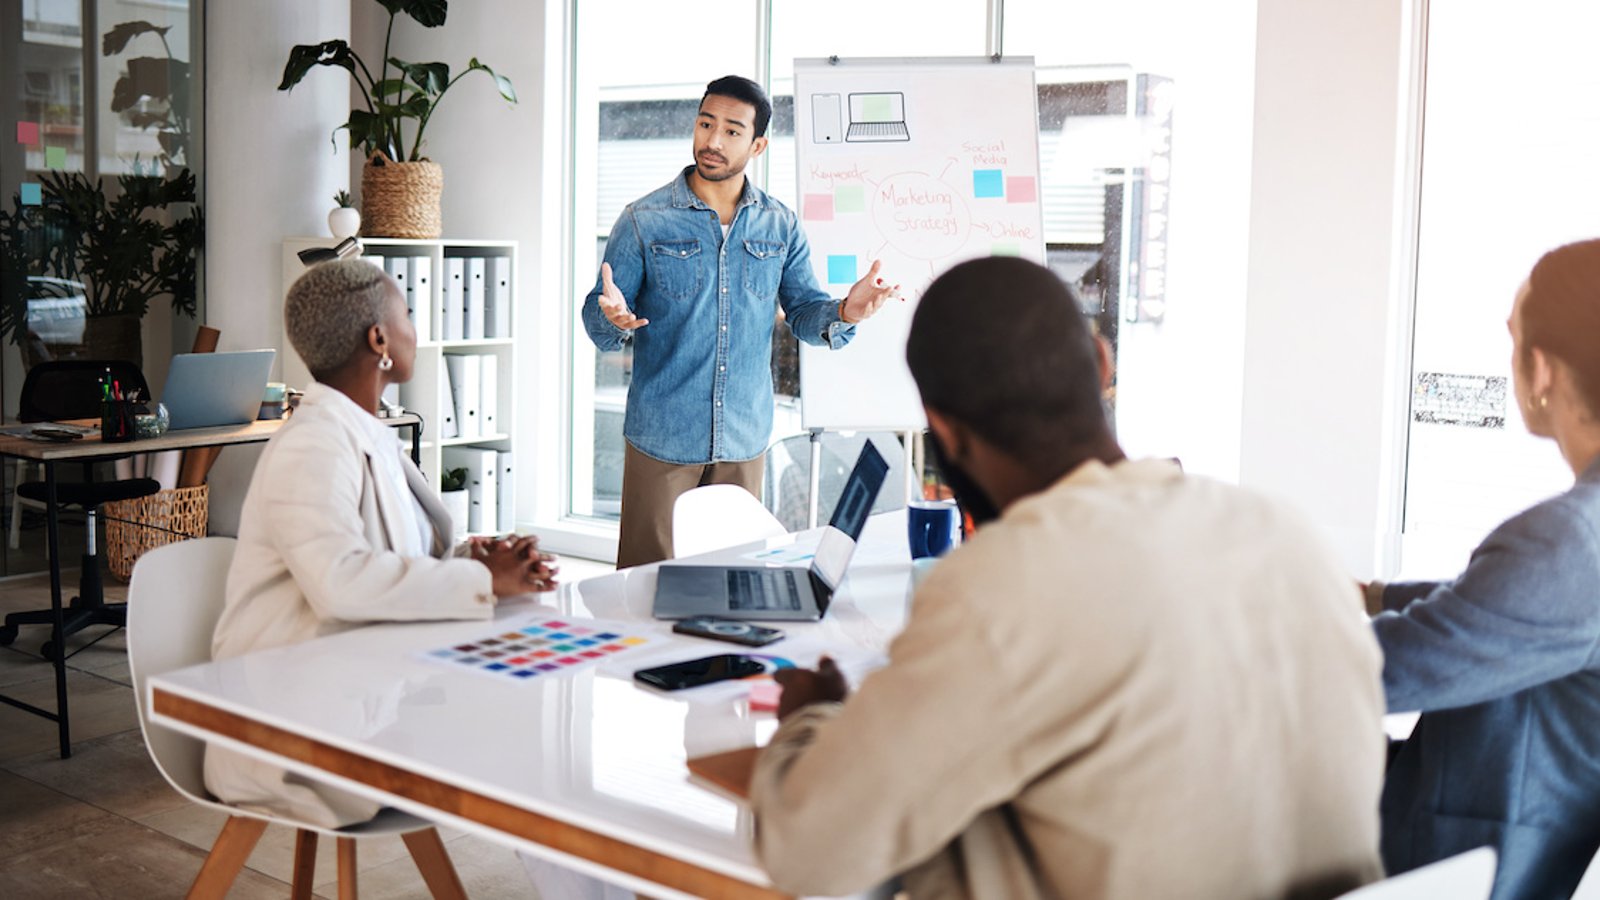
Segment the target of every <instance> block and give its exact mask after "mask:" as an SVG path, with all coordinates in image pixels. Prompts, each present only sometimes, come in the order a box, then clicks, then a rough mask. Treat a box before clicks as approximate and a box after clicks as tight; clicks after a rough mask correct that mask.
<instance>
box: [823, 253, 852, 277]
mask: <svg viewBox="0 0 1600 900" xmlns="http://www.w3.org/2000/svg"><path fill="white" fill-rule="evenodd" d="M828 283H829V284H855V283H856V258H855V257H854V256H830V257H828Z"/></svg>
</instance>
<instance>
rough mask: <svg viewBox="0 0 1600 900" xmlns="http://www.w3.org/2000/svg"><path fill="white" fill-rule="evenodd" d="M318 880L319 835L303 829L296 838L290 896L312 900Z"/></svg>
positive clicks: (297, 899)
mask: <svg viewBox="0 0 1600 900" xmlns="http://www.w3.org/2000/svg"><path fill="white" fill-rule="evenodd" d="M316 880H317V833H316V832H315V831H307V830H306V829H304V828H302V829H300V830H299V831H297V832H295V836H294V884H293V885H292V886H291V889H290V894H289V896H290V897H291V898H293V900H311V889H312V888H313V887H314V886H315V885H316Z"/></svg>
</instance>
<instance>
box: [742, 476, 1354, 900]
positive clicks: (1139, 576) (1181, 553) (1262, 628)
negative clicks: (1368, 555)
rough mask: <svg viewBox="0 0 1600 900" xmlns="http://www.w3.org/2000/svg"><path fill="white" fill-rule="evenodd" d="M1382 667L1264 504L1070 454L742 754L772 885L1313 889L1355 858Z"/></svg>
mask: <svg viewBox="0 0 1600 900" xmlns="http://www.w3.org/2000/svg"><path fill="white" fill-rule="evenodd" d="M1381 664H1382V661H1381V659H1380V657H1379V653H1378V648H1377V644H1376V642H1375V641H1374V640H1373V637H1372V632H1371V630H1370V629H1369V628H1368V627H1367V625H1366V623H1365V621H1364V617H1363V615H1362V610H1361V599H1360V596H1359V593H1358V591H1357V590H1356V586H1355V584H1354V582H1353V581H1352V580H1351V579H1350V577H1349V575H1347V574H1345V572H1344V569H1343V567H1342V566H1341V565H1340V564H1339V563H1338V561H1337V560H1336V559H1335V558H1334V557H1333V555H1332V554H1331V553H1330V552H1328V551H1327V550H1326V549H1325V548H1324V546H1323V544H1322V542H1321V541H1320V540H1319V539H1318V538H1317V537H1316V536H1315V535H1314V534H1313V533H1312V532H1311V530H1310V529H1309V528H1307V527H1306V526H1305V524H1304V523H1302V522H1301V521H1300V520H1299V519H1298V517H1296V516H1294V515H1292V514H1289V513H1288V512H1287V511H1285V510H1284V509H1283V508H1282V507H1280V506H1278V505H1277V504H1274V503H1272V502H1269V501H1267V500H1264V499H1263V498H1261V497H1259V496H1257V495H1255V494H1253V493H1250V492H1247V491H1243V490H1240V489H1238V488H1234V487H1230V486H1227V485H1223V484H1219V483H1217V482H1213V481H1209V480H1207V479H1203V478H1194V477H1187V476H1184V475H1183V474H1181V473H1180V472H1179V471H1178V470H1177V469H1176V467H1174V466H1172V465H1171V464H1170V463H1164V462H1153V461H1147V462H1124V463H1119V464H1118V465H1115V466H1110V467H1107V466H1104V465H1101V464H1099V463H1088V464H1086V465H1083V466H1081V467H1079V468H1078V469H1077V470H1076V471H1074V472H1073V473H1072V474H1070V475H1068V476H1067V477H1066V478H1064V479H1062V480H1061V481H1060V482H1058V483H1057V484H1056V485H1054V486H1053V487H1051V488H1049V489H1048V490H1046V491H1043V492H1041V493H1039V494H1036V495H1034V496H1032V497H1029V498H1027V499H1025V500H1022V501H1019V502H1017V503H1015V504H1013V506H1012V507H1011V508H1009V509H1008V510H1007V511H1006V513H1005V515H1004V517H1002V518H1001V519H1000V520H999V521H997V522H994V523H992V524H990V525H986V526H985V527H984V528H983V529H982V531H980V532H979V534H978V535H977V536H976V537H975V538H974V539H973V540H972V541H970V542H969V543H968V544H966V545H964V546H962V547H961V548H959V549H957V550H956V551H955V552H954V553H953V554H951V555H950V556H949V557H948V558H946V559H944V560H942V561H940V562H939V564H938V565H937V566H935V567H934V569H933V571H932V572H930V573H929V575H928V577H927V580H926V581H925V582H924V583H923V584H922V586H921V588H920V589H919V590H918V591H917V593H916V595H915V597H914V600H913V606H912V610H911V616H910V619H909V621H908V623H907V625H906V628H905V630H904V631H903V632H902V633H901V634H900V636H899V637H897V638H896V639H895V641H894V643H893V644H892V645H891V647H890V652H889V665H888V666H887V667H885V668H883V669H881V670H879V671H878V672H876V673H874V674H872V675H869V676H868V677H867V678H866V680H865V681H864V682H863V683H862V684H861V686H860V689H859V690H858V691H857V692H856V693H855V694H854V695H853V696H851V697H850V698H849V699H848V700H847V701H846V702H845V703H843V704H818V705H816V706H811V707H807V708H806V709H804V710H802V711H800V712H799V713H797V714H795V715H793V716H791V717H790V718H789V719H788V720H786V721H785V722H784V723H783V725H782V726H781V727H780V728H779V729H778V731H777V733H776V735H774V737H773V739H772V742H771V744H770V745H769V746H768V747H767V749H766V750H765V751H763V752H762V754H761V755H760V757H759V760H758V762H757V765H756V772H755V778H754V781H753V784H752V792H751V804H752V807H753V809H754V811H755V814H756V849H757V852H758V854H759V856H760V858H761V861H762V862H763V863H764V864H765V866H766V867H767V870H768V871H769V872H770V873H771V875H772V878H773V881H774V882H775V883H776V885H777V886H778V888H779V889H780V890H784V891H788V892H792V893H799V894H825V895H829V896H832V895H835V894H846V893H850V892H853V891H859V890H863V889H865V888H867V887H869V886H871V885H873V884H876V883H879V882H882V881H884V880H885V879H888V878H890V877H891V876H894V875H897V874H901V875H903V876H904V877H903V881H904V885H905V887H906V889H907V890H908V892H909V893H910V895H911V897H912V898H913V900H922V898H930V897H931V898H979V900H987V898H991V897H1005V898H1018V900H1037V898H1057V897H1062V898H1064V897H1072V898H1092V900H1113V898H1117V900H1121V898H1127V900H1133V898H1140V900H1143V898H1154V897H1184V898H1196V900H1204V898H1230V900H1233V898H1263V900H1264V898H1287V897H1297V898H1316V897H1331V896H1335V895H1336V894H1339V893H1342V892H1343V891H1346V890H1349V889H1351V888H1353V887H1356V886H1357V885H1359V884H1361V883H1363V882H1365V881H1368V880H1371V879H1373V878H1376V877H1378V876H1379V875H1380V874H1381V869H1380V866H1379V861H1378V793H1379V790H1380V784H1381V781H1382V778H1383V763H1384V735H1383V730H1382V716H1383V710H1384V707H1383V693H1382V689H1381V686H1380V683H1379V672H1380V669H1381Z"/></svg>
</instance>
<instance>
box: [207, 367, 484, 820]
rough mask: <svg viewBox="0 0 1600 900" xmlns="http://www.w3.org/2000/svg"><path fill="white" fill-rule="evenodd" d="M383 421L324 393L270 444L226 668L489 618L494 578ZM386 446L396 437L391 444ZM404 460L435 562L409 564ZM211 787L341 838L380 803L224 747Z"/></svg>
mask: <svg viewBox="0 0 1600 900" xmlns="http://www.w3.org/2000/svg"><path fill="white" fill-rule="evenodd" d="M374 431H375V430H374V429H373V428H372V420H371V414H370V413H368V412H366V411H365V410H363V409H361V408H360V407H359V406H357V405H356V404H355V403H354V402H353V401H351V400H350V399H349V398H348V397H346V396H345V395H344V394H342V393H340V392H339V391H336V390H334V389H332V388H329V387H326V386H324V385H321V384H314V385H312V386H311V388H310V390H308V391H306V395H305V397H304V398H303V399H302V400H301V401H300V406H299V408H298V409H297V410H296V412H295V414H294V417H293V418H292V419H290V420H289V422H288V423H287V424H285V425H284V426H283V428H282V429H281V430H279V432H278V433H277V434H276V435H274V436H273V438H272V440H270V441H268V442H267V446H266V449H265V450H264V451H263V452H262V454H261V459H260V461H259V462H258V463H257V464H256V469H255V475H254V477H253V478H252V479H251V481H250V489H249V491H248V493H246V495H245V501H244V507H243V509H242V511H241V516H240V524H239V544H238V547H237V549H236V550H235V553H234V559H233V567H232V568H231V569H230V570H229V571H228V586H227V599H226V605H225V607H224V609H223V612H222V618H221V619H220V621H218V623H217V630H216V634H215V636H214V637H213V640H212V644H211V652H212V658H213V659H228V658H230V657H234V656H239V655H241V654H244V653H249V652H251V651H254V650H265V649H268V648H271V647H281V646H285V645H287V644H294V643H299V642H301V641H306V640H310V639H312V638H315V637H321V636H323V635H329V634H336V633H338V632H341V631H346V630H348V629H351V628H356V627H359V626H361V625H364V624H367V623H369V622H390V621H402V620H422V619H489V618H490V617H491V616H492V615H493V614H494V600H495V596H494V591H493V583H492V578H491V576H490V574H489V569H488V568H487V567H486V566H484V565H483V564H482V563H479V562H476V561H474V560H471V559H466V558H462V557H458V556H456V554H455V553H454V549H455V548H452V547H451V546H450V544H449V541H448V536H449V535H451V534H452V530H451V524H450V516H449V514H448V513H447V512H446V511H445V509H444V505H443V504H442V503H441V502H440V501H439V498H438V497H437V496H436V495H435V494H434V492H433V490H432V489H431V488H430V487H429V486H428V484H427V482H426V481H425V479H424V478H423V476H422V473H421V472H420V471H418V470H417V467H416V466H415V465H414V464H413V463H412V462H411V460H410V458H409V457H406V456H404V455H403V454H401V452H400V449H399V446H398V444H397V443H395V442H393V441H392V440H388V439H386V440H384V441H382V442H381V443H380V441H379V440H378V439H377V436H376V435H375V434H374ZM386 437H387V436H386ZM380 453H389V454H396V455H400V456H401V458H402V464H401V467H402V469H403V471H404V472H405V476H406V486H407V487H409V488H410V493H411V494H412V495H414V496H415V497H416V499H417V501H419V502H420V503H421V504H422V507H423V509H424V510H426V512H427V514H428V518H429V519H430V520H431V521H432V523H433V532H434V542H433V547H432V548H431V549H432V555H430V556H422V557H407V556H404V555H401V554H400V553H398V552H396V551H395V549H394V548H396V547H404V546H406V540H405V532H404V531H403V529H404V528H405V519H404V518H402V516H401V513H400V509H401V504H410V503H411V502H412V498H411V497H409V496H405V495H404V494H402V493H401V490H400V486H399V485H397V484H394V483H393V481H392V479H389V478H385V477H383V475H382V474H381V473H382V470H381V469H379V468H378V466H377V455H378V454H380ZM205 778H206V787H207V788H208V789H210V791H211V792H212V793H213V794H215V795H216V796H217V798H218V799H220V800H222V801H223V802H225V803H231V804H233V805H236V806H240V807H244V808H247V809H253V810H257V811H260V812H264V813H268V814H272V815H279V816H285V817H289V818H294V819H299V820H301V821H306V822H310V823H312V824H315V825H320V826H323V827H326V828H337V827H340V826H343V825H349V824H353V823H356V822H363V821H366V820H367V819H370V818H372V816H373V815H375V814H376V813H377V811H378V804H376V803H374V802H372V801H369V800H366V799H363V798H360V797H356V796H353V795H350V794H347V793H345V792H342V791H337V790H334V789H332V788H329V787H326V786H325V785H322V784H319V783H316V782H313V781H310V780H309V779H305V778H303V777H301V776H297V775H294V774H292V773H289V772H287V771H286V770H284V769H282V768H280V767H277V766H273V765H270V764H267V763H263V762H260V761H258V760H254V759H251V758H249V757H246V756H244V755H242V754H239V753H236V752H233V751H230V750H227V749H225V748H221V747H215V746H213V747H210V748H208V750H207V753H206V764H205Z"/></svg>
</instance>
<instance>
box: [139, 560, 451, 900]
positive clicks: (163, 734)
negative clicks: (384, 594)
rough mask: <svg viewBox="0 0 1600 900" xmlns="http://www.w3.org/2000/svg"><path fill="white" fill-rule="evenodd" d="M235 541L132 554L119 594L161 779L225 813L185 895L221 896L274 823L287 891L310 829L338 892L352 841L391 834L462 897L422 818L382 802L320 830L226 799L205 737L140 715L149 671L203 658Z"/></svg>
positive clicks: (432, 877) (310, 856)
mask: <svg viewBox="0 0 1600 900" xmlns="http://www.w3.org/2000/svg"><path fill="white" fill-rule="evenodd" d="M236 544H237V542H236V541H235V540H234V539H233V538H225V537H208V538H198V539H196V540H192V541H179V542H178V543H176V544H167V545H166V546H164V547H157V548H156V549H154V550H151V551H150V552H148V553H146V554H144V555H143V556H141V557H139V561H138V563H136V564H135V565H134V567H133V580H132V581H131V582H129V584H128V601H129V603H130V604H132V606H133V611H132V613H131V614H130V615H129V620H128V667H129V669H130V671H131V674H132V677H133V686H134V691H133V697H134V702H135V704H136V705H137V707H138V712H139V729H140V731H141V732H142V733H143V735H144V743H145V748H146V749H147V750H149V751H150V758H151V759H152V760H153V761H154V762H155V764H156V769H158V770H159V771H160V772H161V776H162V777H163V778H165V779H166V780H167V783H168V784H170V785H172V786H173V788H175V789H176V790H177V791H178V793H180V794H182V795H183V796H185V797H187V798H188V799H190V800H191V801H193V802H195V803H198V804H200V805H201V806H206V807H210V808H212V809H215V810H218V811H220V812H225V813H227V814H228V821H227V822H226V824H224V825H223V826H222V832H221V833H220V834H218V835H217V840H216V842H215V843H214V844H213V845H212V847H211V852H210V853H209V854H208V855H207V856H206V861H205V863H204V864H203V865H202V866H201V867H200V874H198V875H197V876H195V880H194V884H193V886H191V887H190V889H189V896H190V897H196V898H221V897H224V896H226V895H227V893H228V888H229V887H230V886H231V885H232V884H233V881H234V879H235V878H237V877H238V874H239V870H240V869H241V868H242V867H243V866H244V862H245V859H246V858H247V857H249V855H250V851H251V850H252V849H253V848H254V847H255V844H256V841H257V840H258V839H260V837H261V832H262V831H263V830H264V829H265V828H266V827H267V825H268V824H277V825H286V826H288V827H290V828H294V829H297V834H296V836H295V853H294V858H295V864H294V883H293V886H292V890H293V896H295V897H309V896H311V886H312V884H313V883H314V882H315V880H316V879H315V869H316V850H317V838H318V837H319V836H324V837H331V838H333V839H335V840H336V841H337V842H338V844H337V846H338V860H339V864H338V865H339V896H340V897H354V896H356V842H357V841H358V840H360V839H361V838H367V837H376V836H378V835H386V834H392V835H399V836H400V839H401V840H402V841H404V842H405V845H406V849H407V850H409V851H411V858H412V860H413V861H415V862H416V864H417V869H418V870H419V871H420V872H421V873H422V879H423V883H424V884H426V885H427V888H428V891H429V893H431V894H432V895H433V896H434V897H435V898H438V900H465V898H466V896H467V895H466V890H465V888H464V887H463V886H462V884H461V878H460V876H458V875H457V874H456V870H455V866H454V865H452V864H451V862H450V855H449V853H448V852H446V850H445V847H444V843H443V841H441V840H440V838H439V832H438V831H437V830H436V829H435V828H434V827H433V825H432V823H430V822H427V821H426V820H423V819H418V818H416V817H415V816H410V815H407V814H405V813H403V812H400V811H399V810H395V809H388V808H385V809H384V810H382V811H381V812H379V813H378V817H377V818H375V819H373V820H372V821H370V822H363V823H361V824H359V825H351V826H349V827H346V828H340V829H327V828H319V827H316V826H313V825H309V824H307V823H305V822H300V821H297V820H294V819H288V818H283V817H279V816H269V815H266V814H263V813H255V812H249V811H246V810H242V809H238V808H236V807H232V806H228V805H227V804H225V803H221V802H219V801H218V800H217V799H216V798H215V797H213V796H212V795H211V793H210V792H209V791H207V790H206V786H205V772H204V765H205V750H206V743H205V741H202V740H200V739H199V738H195V737H190V736H189V735H187V734H184V733H182V732H179V731H174V730H173V729H171V728H166V727H164V726H161V725H157V724H156V723H154V722H151V721H150V709H149V700H148V698H147V697H146V696H145V683H146V682H147V681H148V680H149V678H150V676H152V675H160V674H162V673H164V672H171V671H175V670H177V669H182V668H185V667H186V666H192V665H197V664H199V663H203V662H209V661H210V659H211V635H212V632H214V631H216V629H217V620H218V619H219V618H221V617H222V600H223V591H224V587H225V586H226V582H227V578H228V567H229V566H230V565H231V564H232V563H233V551H234V547H235V545H236Z"/></svg>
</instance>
